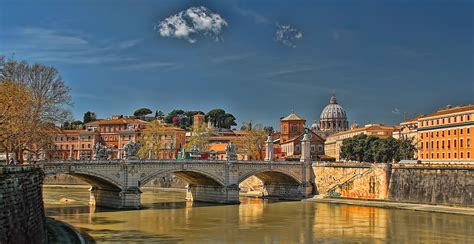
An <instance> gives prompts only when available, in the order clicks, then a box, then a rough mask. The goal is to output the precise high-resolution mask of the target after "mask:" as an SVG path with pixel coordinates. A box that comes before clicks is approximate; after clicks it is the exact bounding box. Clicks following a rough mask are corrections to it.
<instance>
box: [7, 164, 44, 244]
mask: <svg viewBox="0 0 474 244" xmlns="http://www.w3.org/2000/svg"><path fill="white" fill-rule="evenodd" d="M42 182H43V174H42V172H41V170H40V169H39V168H36V167H32V166H22V167H21V166H18V167H0V243H44V242H46V228H45V214H44V208H43V193H42V187H41V186H42Z"/></svg>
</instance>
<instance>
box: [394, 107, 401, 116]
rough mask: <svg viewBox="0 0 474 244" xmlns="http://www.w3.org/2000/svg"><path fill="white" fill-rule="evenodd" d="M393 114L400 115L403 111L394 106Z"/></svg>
mask: <svg viewBox="0 0 474 244" xmlns="http://www.w3.org/2000/svg"><path fill="white" fill-rule="evenodd" d="M392 114H396V115H400V114H402V112H401V111H400V109H398V108H394V109H393V110H392Z"/></svg>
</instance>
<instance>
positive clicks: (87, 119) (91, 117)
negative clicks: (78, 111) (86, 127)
mask: <svg viewBox="0 0 474 244" xmlns="http://www.w3.org/2000/svg"><path fill="white" fill-rule="evenodd" d="M96 120H97V118H96V115H95V113H94V112H91V111H87V112H85V113H84V117H83V120H82V122H83V123H84V124H87V123H89V122H92V121H96Z"/></svg>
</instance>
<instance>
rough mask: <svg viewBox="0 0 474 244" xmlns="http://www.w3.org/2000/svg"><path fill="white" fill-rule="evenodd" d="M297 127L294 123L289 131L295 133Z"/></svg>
mask: <svg viewBox="0 0 474 244" xmlns="http://www.w3.org/2000/svg"><path fill="white" fill-rule="evenodd" d="M297 129H298V128H297V127H296V125H292V126H291V133H296V131H297Z"/></svg>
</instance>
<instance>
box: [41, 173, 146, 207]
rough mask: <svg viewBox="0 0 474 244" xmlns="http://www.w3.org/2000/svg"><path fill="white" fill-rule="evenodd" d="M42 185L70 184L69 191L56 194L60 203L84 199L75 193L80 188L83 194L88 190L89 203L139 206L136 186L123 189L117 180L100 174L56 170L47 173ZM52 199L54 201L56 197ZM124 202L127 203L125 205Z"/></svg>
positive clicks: (109, 205)
mask: <svg viewBox="0 0 474 244" xmlns="http://www.w3.org/2000/svg"><path fill="white" fill-rule="evenodd" d="M43 185H44V186H46V187H48V185H61V187H64V186H65V185H66V186H67V185H70V187H71V189H69V190H70V191H69V192H68V191H66V192H65V193H64V194H61V195H59V196H56V197H57V198H58V199H57V201H58V203H60V204H71V203H74V202H77V201H84V198H83V195H82V197H79V196H78V195H77V192H78V191H79V190H80V192H82V193H81V194H83V193H84V191H89V199H88V201H87V203H88V204H90V205H95V206H102V207H109V208H139V207H140V196H139V195H140V192H139V190H138V188H136V189H132V188H130V189H124V188H123V186H121V185H120V184H118V183H117V182H113V180H111V179H108V178H107V177H104V176H100V175H93V174H88V173H84V172H57V173H56V174H47V175H46V177H45V179H44V183H43ZM71 185H76V187H72V186H71ZM81 186H82V187H81ZM81 188H82V189H81ZM84 188H85V189H84ZM52 191H54V190H52ZM76 198H79V199H76ZM130 199H131V200H130ZM54 200H55V201H56V199H54ZM124 203H129V204H128V205H127V206H126V205H124ZM129 206H132V207H129Z"/></svg>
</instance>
